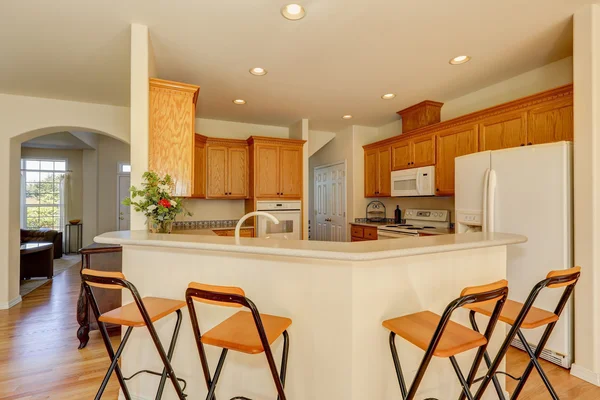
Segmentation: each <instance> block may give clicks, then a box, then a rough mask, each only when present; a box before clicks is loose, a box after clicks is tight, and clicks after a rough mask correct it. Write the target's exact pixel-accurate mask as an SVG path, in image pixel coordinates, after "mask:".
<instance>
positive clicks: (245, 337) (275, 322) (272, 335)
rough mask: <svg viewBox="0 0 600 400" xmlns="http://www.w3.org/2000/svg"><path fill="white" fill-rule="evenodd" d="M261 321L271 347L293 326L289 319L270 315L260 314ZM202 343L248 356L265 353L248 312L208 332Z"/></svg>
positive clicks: (233, 317)
mask: <svg viewBox="0 0 600 400" xmlns="http://www.w3.org/2000/svg"><path fill="white" fill-rule="evenodd" d="M260 319H261V320H262V323H263V326H264V328H265V335H266V336H267V341H268V342H269V345H271V344H273V342H275V341H276V340H277V339H278V338H279V337H280V336H281V335H282V334H283V332H285V331H286V330H287V328H288V327H289V326H290V325H291V324H292V320H291V319H289V318H283V317H277V316H274V315H268V314H260ZM202 343H204V344H209V345H212V346H217V347H221V348H223V349H229V350H235V351H240V352H242V353H247V354H259V353H262V352H263V351H265V350H264V348H263V345H262V342H261V341H260V336H259V334H258V331H257V330H256V323H255V322H254V318H253V317H252V313H251V312H248V311H240V312H238V313H236V314H234V315H232V316H231V317H229V318H227V319H226V320H225V321H223V322H221V323H220V324H219V325H217V326H215V327H214V328H212V329H211V330H209V331H208V332H206V333H205V334H204V335H202Z"/></svg>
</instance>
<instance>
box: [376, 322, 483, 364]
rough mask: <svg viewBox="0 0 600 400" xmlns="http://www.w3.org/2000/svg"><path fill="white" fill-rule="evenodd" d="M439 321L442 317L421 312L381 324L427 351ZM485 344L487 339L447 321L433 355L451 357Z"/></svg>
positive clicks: (471, 330)
mask: <svg viewBox="0 0 600 400" xmlns="http://www.w3.org/2000/svg"><path fill="white" fill-rule="evenodd" d="M441 319H442V317H440V316H439V315H438V314H435V313H432V312H431V311H421V312H418V313H414V314H410V315H405V316H403V317H399V318H394V319H389V320H387V321H384V322H383V326H384V327H385V328H387V329H389V330H390V331H392V332H394V333H395V334H396V335H398V336H400V337H401V338H403V339H405V340H407V341H409V342H410V343H412V344H414V345H415V346H417V347H418V348H420V349H421V350H427V348H428V347H429V343H431V339H432V338H433V335H434V334H435V330H436V329H437V327H438V325H439V324H440V321H441ZM485 344H487V339H486V338H485V336H483V335H482V334H481V333H479V332H475V331H474V330H473V329H469V328H467V327H466V326H463V325H461V324H457V323H456V322H454V321H448V325H446V329H444V334H443V335H442V337H441V338H440V341H439V343H438V345H437V347H436V348H435V350H434V352H433V355H434V356H436V357H452V356H454V355H456V354H459V353H463V352H465V351H467V350H471V349H474V348H476V347H480V346H483V345H485Z"/></svg>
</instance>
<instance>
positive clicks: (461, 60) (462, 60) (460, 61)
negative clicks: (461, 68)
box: [450, 56, 471, 65]
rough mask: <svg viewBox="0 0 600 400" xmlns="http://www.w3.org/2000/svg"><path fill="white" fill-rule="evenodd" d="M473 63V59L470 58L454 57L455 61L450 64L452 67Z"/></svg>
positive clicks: (452, 60)
mask: <svg viewBox="0 0 600 400" xmlns="http://www.w3.org/2000/svg"><path fill="white" fill-rule="evenodd" d="M469 61H471V57H470V56H458V57H454V58H453V59H451V60H450V64H452V65H460V64H464V63H466V62H469Z"/></svg>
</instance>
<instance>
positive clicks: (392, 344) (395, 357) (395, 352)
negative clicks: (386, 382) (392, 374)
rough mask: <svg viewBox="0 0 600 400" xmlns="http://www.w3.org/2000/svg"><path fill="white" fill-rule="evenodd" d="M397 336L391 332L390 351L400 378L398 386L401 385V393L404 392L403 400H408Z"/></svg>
mask: <svg viewBox="0 0 600 400" xmlns="http://www.w3.org/2000/svg"><path fill="white" fill-rule="evenodd" d="M395 339H396V334H395V333H394V332H390V350H391V352H392V360H394V367H395V368H396V377H397V378H398V384H399V385H400V392H402V398H406V383H405V382H404V375H403V374H402V367H401V366H400V359H399V358H398V350H397V349H396V341H395Z"/></svg>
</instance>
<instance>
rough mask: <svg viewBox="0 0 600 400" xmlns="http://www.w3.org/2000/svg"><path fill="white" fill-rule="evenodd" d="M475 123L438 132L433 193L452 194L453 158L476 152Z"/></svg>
mask: <svg viewBox="0 0 600 400" xmlns="http://www.w3.org/2000/svg"><path fill="white" fill-rule="evenodd" d="M477 131H478V127H477V125H471V126H459V127H456V128H450V129H447V130H444V131H442V132H439V133H438V135H437V136H438V143H437V163H436V166H435V193H436V195H438V196H451V195H453V194H454V159H455V158H456V157H460V156H464V155H467V154H471V153H475V152H477Z"/></svg>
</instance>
